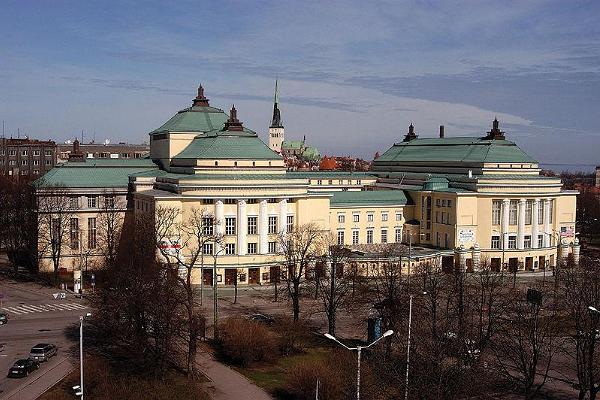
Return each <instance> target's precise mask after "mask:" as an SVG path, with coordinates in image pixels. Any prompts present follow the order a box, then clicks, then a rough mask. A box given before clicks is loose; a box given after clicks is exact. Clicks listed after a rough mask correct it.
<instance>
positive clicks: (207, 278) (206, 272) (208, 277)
mask: <svg viewBox="0 0 600 400" xmlns="http://www.w3.org/2000/svg"><path fill="white" fill-rule="evenodd" d="M202 280H203V281H204V282H203V283H204V284H205V285H208V286H212V284H213V270H212V268H210V269H203V270H202Z"/></svg>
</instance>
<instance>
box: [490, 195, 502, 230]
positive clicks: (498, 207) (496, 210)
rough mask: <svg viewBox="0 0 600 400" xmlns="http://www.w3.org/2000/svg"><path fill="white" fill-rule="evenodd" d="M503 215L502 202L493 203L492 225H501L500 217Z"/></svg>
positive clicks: (495, 201) (494, 201)
mask: <svg viewBox="0 0 600 400" xmlns="http://www.w3.org/2000/svg"><path fill="white" fill-rule="evenodd" d="M501 214H502V201H501V200H493V201H492V225H500V215H501Z"/></svg>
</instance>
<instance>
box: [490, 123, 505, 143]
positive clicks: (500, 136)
mask: <svg viewBox="0 0 600 400" xmlns="http://www.w3.org/2000/svg"><path fill="white" fill-rule="evenodd" d="M485 139H496V140H504V139H506V137H505V136H504V132H502V131H501V130H500V128H499V123H498V118H494V122H492V130H491V131H489V132H488V134H487V136H486V137H485Z"/></svg>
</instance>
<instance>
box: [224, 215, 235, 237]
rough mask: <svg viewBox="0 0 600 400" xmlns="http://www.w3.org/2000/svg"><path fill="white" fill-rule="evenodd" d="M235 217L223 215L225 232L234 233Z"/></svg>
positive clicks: (227, 233)
mask: <svg viewBox="0 0 600 400" xmlns="http://www.w3.org/2000/svg"><path fill="white" fill-rule="evenodd" d="M235 232H236V230H235V217H225V234H226V235H235Z"/></svg>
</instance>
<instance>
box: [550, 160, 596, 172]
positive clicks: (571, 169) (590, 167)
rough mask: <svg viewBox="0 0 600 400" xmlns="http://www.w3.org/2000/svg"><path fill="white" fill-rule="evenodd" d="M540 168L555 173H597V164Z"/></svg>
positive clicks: (552, 165) (555, 165)
mask: <svg viewBox="0 0 600 400" xmlns="http://www.w3.org/2000/svg"><path fill="white" fill-rule="evenodd" d="M598 165H600V160H598ZM540 168H542V169H549V170H551V171H554V172H563V171H569V172H585V173H593V172H595V171H596V164H552V163H549V164H544V163H542V164H540Z"/></svg>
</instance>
